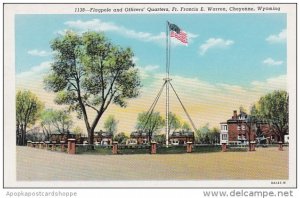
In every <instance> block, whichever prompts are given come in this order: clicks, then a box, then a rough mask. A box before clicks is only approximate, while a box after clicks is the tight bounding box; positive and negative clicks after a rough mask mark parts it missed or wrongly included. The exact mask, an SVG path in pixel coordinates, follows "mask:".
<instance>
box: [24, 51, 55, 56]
mask: <svg viewBox="0 0 300 198" xmlns="http://www.w3.org/2000/svg"><path fill="white" fill-rule="evenodd" d="M27 53H28V54H29V55H32V56H49V55H51V53H50V52H47V51H45V50H37V49H33V50H28V51H27Z"/></svg>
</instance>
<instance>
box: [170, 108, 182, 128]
mask: <svg viewBox="0 0 300 198" xmlns="http://www.w3.org/2000/svg"><path fill="white" fill-rule="evenodd" d="M180 127H181V122H180V120H179V118H178V117H177V115H176V114H175V113H172V112H170V113H169V129H170V130H173V131H172V133H173V132H174V131H176V130H177V129H179V128H180Z"/></svg>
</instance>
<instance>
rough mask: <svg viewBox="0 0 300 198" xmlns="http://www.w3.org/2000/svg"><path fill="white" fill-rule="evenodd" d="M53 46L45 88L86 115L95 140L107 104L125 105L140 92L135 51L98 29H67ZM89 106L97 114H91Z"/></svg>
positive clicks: (59, 102) (89, 136)
mask: <svg viewBox="0 0 300 198" xmlns="http://www.w3.org/2000/svg"><path fill="white" fill-rule="evenodd" d="M51 48H52V50H53V51H54V52H55V53H54V54H55V55H54V62H53V63H52V66H51V71H50V74H49V75H48V76H47V77H46V78H45V79H44V82H45V85H46V88H47V89H49V90H51V91H53V92H55V93H56V99H55V102H56V103H57V104H65V105H68V106H69V109H70V110H73V111H76V112H77V115H78V117H79V118H83V120H84V122H85V126H86V129H87V132H88V140H89V143H90V144H93V140H94V130H95V128H96V126H97V124H98V122H99V120H100V118H101V117H102V115H103V114H104V112H105V111H106V110H107V108H108V106H109V105H110V104H111V103H114V104H116V105H119V106H121V107H126V106H127V102H126V99H129V98H135V97H137V96H138V95H139V88H140V78H139V75H138V70H137V69H136V68H135V64H134V63H133V60H132V59H133V52H132V51H131V49H129V48H126V49H123V48H121V47H119V46H114V45H113V44H112V43H111V42H109V41H108V40H107V39H106V37H105V36H104V35H103V34H102V33H98V32H86V33H83V34H82V35H78V34H76V33H74V32H70V31H68V32H66V34H65V35H63V36H60V37H57V38H56V39H54V40H53V42H52V44H51ZM88 109H90V110H91V111H94V112H95V114H88ZM90 115H95V116H94V117H91V116H90Z"/></svg>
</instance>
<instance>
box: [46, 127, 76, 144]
mask: <svg viewBox="0 0 300 198" xmlns="http://www.w3.org/2000/svg"><path fill="white" fill-rule="evenodd" d="M75 137H76V135H75V134H74V133H72V132H71V131H69V130H68V131H66V132H64V133H61V132H59V131H54V132H51V134H50V141H51V142H52V141H56V142H60V141H65V142H67V141H68V139H69V138H75Z"/></svg>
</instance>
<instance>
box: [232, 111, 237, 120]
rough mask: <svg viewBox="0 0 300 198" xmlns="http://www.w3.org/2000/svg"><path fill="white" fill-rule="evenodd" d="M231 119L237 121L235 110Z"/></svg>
mask: <svg viewBox="0 0 300 198" xmlns="http://www.w3.org/2000/svg"><path fill="white" fill-rule="evenodd" d="M232 119H234V120H236V119H237V110H234V111H233V116H232Z"/></svg>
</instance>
